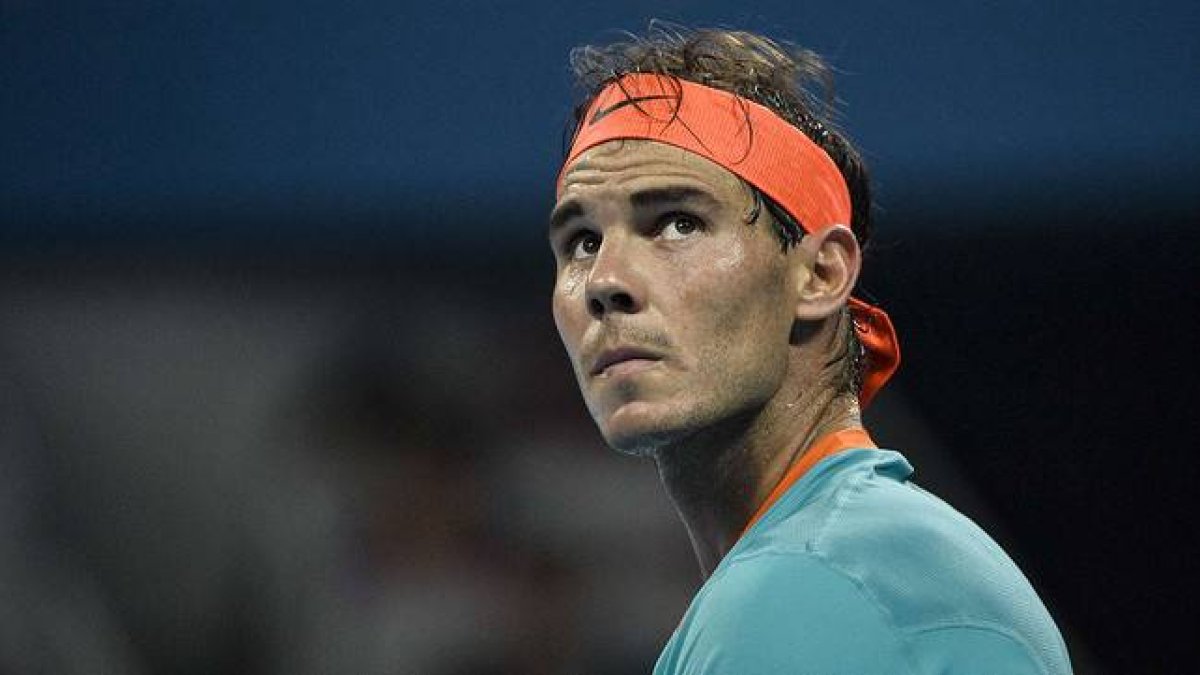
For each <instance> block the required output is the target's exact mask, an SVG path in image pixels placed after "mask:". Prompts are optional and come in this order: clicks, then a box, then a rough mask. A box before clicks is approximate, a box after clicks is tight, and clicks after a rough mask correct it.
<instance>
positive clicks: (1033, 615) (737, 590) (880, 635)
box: [654, 449, 1071, 675]
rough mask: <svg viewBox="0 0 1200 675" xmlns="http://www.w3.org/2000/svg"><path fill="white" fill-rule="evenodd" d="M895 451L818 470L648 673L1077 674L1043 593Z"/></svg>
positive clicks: (716, 580) (725, 570)
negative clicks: (921, 482)
mask: <svg viewBox="0 0 1200 675" xmlns="http://www.w3.org/2000/svg"><path fill="white" fill-rule="evenodd" d="M912 473H913V468H912V466H911V465H910V464H909V463H908V461H907V460H906V459H905V458H904V457H903V456H902V455H900V454H899V453H896V452H891V451H885V450H868V449H856V450H846V451H843V452H840V453H838V454H835V455H833V456H831V457H827V458H825V459H823V460H822V461H820V462H819V463H818V464H817V465H816V466H814V467H813V468H812V469H811V470H809V472H808V473H807V474H806V475H804V476H803V477H802V478H801V479H800V480H799V481H797V482H796V484H795V485H793V486H792V487H791V488H789V489H788V491H787V492H786V493H784V495H783V496H782V497H781V498H780V499H779V501H778V502H776V503H775V504H774V505H773V506H772V507H771V508H770V509H769V510H768V511H767V512H766V513H765V514H764V515H763V517H762V518H761V519H760V520H759V521H758V522H757V523H755V524H754V526H753V527H752V528H750V530H749V531H748V532H746V534H745V535H744V536H743V537H742V538H741V539H740V540H739V541H738V542H737V544H736V545H735V546H734V547H733V549H732V550H730V551H729V553H728V554H727V555H726V556H725V558H724V559H723V560H721V563H720V564H719V565H718V566H717V569H716V570H714V571H713V574H712V576H710V577H709V578H708V581H707V582H705V584H704V586H703V587H702V588H701V589H700V591H699V592H698V593H697V594H696V597H695V598H694V599H693V600H692V604H691V607H689V608H688V611H687V614H685V615H684V617H683V621H682V623H681V624H680V625H679V628H678V629H677V630H676V631H675V634H674V635H673V636H672V637H671V639H670V641H669V642H668V643H667V646H666V648H665V649H664V650H663V653H662V655H661V656H660V657H659V660H658V664H657V665H656V666H655V668H654V675H701V674H703V675H718V674H719V675H784V674H788V675H792V674H796V675H839V674H845V675H872V674H875V673H879V674H884V673H886V674H887V675H900V674H908V673H912V674H914V675H915V674H922V675H924V674H930V675H932V674H934V673H938V674H946V675H951V674H959V673H962V674H967V673H969V674H971V675H1004V674H1008V673H1044V674H1052V675H1060V674H1066V673H1070V672H1071V666H1070V662H1069V660H1068V657H1067V650H1066V646H1065V645H1064V644H1063V640H1062V636H1061V635H1060V634H1059V632H1058V628H1057V627H1056V626H1055V625H1054V621H1053V619H1051V618H1050V614H1049V613H1048V612H1047V611H1046V608H1045V606H1044V605H1043V604H1042V601H1041V600H1040V599H1039V598H1038V596H1037V593H1036V592H1035V591H1034V590H1033V587H1032V586H1030V584H1029V581H1028V580H1027V579H1026V578H1025V576H1024V575H1023V574H1021V571H1020V570H1019V569H1017V566H1016V565H1015V564H1014V563H1013V561H1012V560H1011V559H1010V558H1009V557H1008V556H1007V555H1006V554H1005V553H1004V551H1003V550H1001V549H1000V547H999V545H997V544H996V542H994V541H992V539H991V537H989V536H988V535H987V534H986V533H984V531H983V530H981V529H980V528H979V527H978V526H977V525H975V523H973V522H971V521H970V520H969V519H968V518H967V517H966V516H964V515H962V514H960V513H959V512H957V511H955V510H954V509H953V508H951V507H950V506H948V505H947V504H946V503H945V502H943V501H941V500H940V499H938V498H937V497H935V496H933V495H931V494H930V493H928V492H926V491H924V490H922V489H921V488H919V487H917V486H916V485H914V484H913V483H911V482H909V477H910V476H911V475H912Z"/></svg>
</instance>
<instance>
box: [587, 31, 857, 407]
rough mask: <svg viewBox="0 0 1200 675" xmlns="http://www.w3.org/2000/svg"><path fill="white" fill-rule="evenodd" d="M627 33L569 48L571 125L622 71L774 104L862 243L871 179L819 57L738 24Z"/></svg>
mask: <svg viewBox="0 0 1200 675" xmlns="http://www.w3.org/2000/svg"><path fill="white" fill-rule="evenodd" d="M627 37H628V39H627V40H623V41H618V42H613V43H610V44H607V45H603V46H594V45H585V46H582V47H577V48H575V49H574V50H572V51H571V57H570V58H571V69H572V71H573V72H574V74H575V78H576V83H577V84H578V86H579V87H580V88H581V89H582V90H583V94H584V97H583V100H582V101H581V102H580V103H579V105H577V106H576V107H575V114H574V125H573V127H572V128H576V127H577V126H578V125H579V123H580V122H581V121H582V119H583V116H584V113H585V112H586V111H587V108H588V106H589V105H590V104H591V101H592V99H594V98H595V97H596V96H597V95H598V94H599V93H600V91H601V90H603V89H604V87H605V86H606V85H607V84H608V83H610V82H612V81H613V80H616V79H618V78H620V77H622V76H624V75H626V74H629V73H657V74H661V75H668V76H671V77H678V78H679V79H682V80H688V81H690V82H696V83H698V84H703V85H706V86H709V87H713V88H715V89H722V90H724V91H728V92H731V93H734V94H737V95H738V96H740V97H742V98H745V99H748V100H751V101H754V102H756V103H759V104H761V105H763V106H766V107H767V108H769V109H771V110H772V111H774V112H775V113H776V114H777V115H779V116H780V117H781V118H783V119H784V120H786V121H787V122H789V123H791V124H792V125H793V126H795V127H796V128H797V129H800V130H801V131H802V132H804V134H805V135H807V136H808V137H809V138H811V139H812V140H813V142H815V143H816V144H817V145H819V146H820V147H821V148H822V149H824V150H825V152H826V153H827V154H828V155H829V156H830V158H832V159H833V162H834V164H836V165H837V167H838V170H839V171H841V174H842V177H843V178H844V179H845V181H846V186H847V188H848V189H849V191H850V204H851V209H852V210H851V222H850V223H849V225H850V228H851V229H852V230H853V231H854V236H855V238H856V239H857V240H858V243H859V246H860V247H861V248H863V249H865V248H866V246H867V243H868V241H869V240H870V237H871V188H870V180H869V177H868V174H867V169H866V166H865V164H864V163H863V160H862V157H861V156H860V155H859V153H858V151H857V150H856V149H855V148H854V146H853V145H852V144H851V143H850V142H849V141H848V140H847V139H846V137H845V135H844V134H842V133H841V132H840V131H838V130H837V128H836V127H834V125H833V121H832V120H833V118H834V116H835V110H834V97H833V74H832V72H831V70H830V68H829V66H827V65H826V64H825V62H824V61H823V60H822V59H821V57H820V56H818V55H817V54H815V53H814V52H811V51H809V50H806V49H802V48H799V47H795V46H792V45H784V44H780V43H778V42H776V41H774V40H771V39H770V38H767V37H764V36H762V35H757V34H754V33H749V32H745V31H735V30H723V29H697V30H689V29H686V28H682V27H678V26H673V25H670V24H666V23H663V22H659V21H652V22H651V23H650V26H649V30H648V31H647V34H646V35H645V36H644V37H643V36H638V35H634V34H627ZM751 188H752V191H753V194H754V198H755V199H756V200H758V202H759V203H760V204H762V205H763V206H765V207H766V210H767V211H768V212H769V213H770V214H771V217H772V221H773V226H774V227H775V230H776V233H777V234H778V236H779V238H780V240H781V245H782V246H783V248H784V249H786V248H787V247H789V246H792V245H795V243H796V242H798V241H800V239H801V238H802V237H803V236H804V229H803V227H801V225H800V224H799V223H797V222H796V220H795V218H794V217H793V216H792V215H791V214H789V213H788V212H787V211H785V210H784V209H783V207H781V206H780V205H779V204H778V203H776V202H775V201H774V200H772V199H771V198H769V197H767V196H766V195H764V194H763V193H762V192H761V191H760V190H758V189H757V188H754V187H753V186H751ZM756 206H757V205H756ZM756 211H757V209H756ZM844 320H845V324H846V326H847V339H846V349H847V351H846V352H845V353H844V354H843V355H842V357H840V359H839V360H843V361H844V362H845V368H844V369H843V378H842V380H843V381H842V382H841V383H840V385H841V386H840V389H841V390H842V391H845V392H848V393H853V394H856V395H857V394H858V392H859V390H860V389H861V386H862V373H863V369H864V367H865V363H864V360H865V354H864V351H863V349H862V345H861V344H860V343H859V341H858V338H857V335H856V334H855V331H854V326H853V322H852V321H850V320H849V317H844ZM847 356H848V357H849V358H846V357H847Z"/></svg>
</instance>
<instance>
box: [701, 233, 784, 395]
mask: <svg viewBox="0 0 1200 675" xmlns="http://www.w3.org/2000/svg"><path fill="white" fill-rule="evenodd" d="M686 279H687V281H688V283H686V284H684V285H683V286H682V287H681V288H682V289H683V290H682V292H681V295H680V302H681V305H682V306H686V307H694V308H700V309H699V311H693V312H689V313H688V316H689V319H690V320H689V321H688V322H687V323H688V324H689V325H687V326H685V333H684V334H686V335H689V336H691V337H692V338H700V339H699V340H698V343H694V344H695V346H696V357H697V358H698V360H699V361H700V363H699V364H698V365H700V367H702V368H704V369H705V370H708V371H710V372H713V373H714V374H716V372H725V373H727V374H736V373H746V372H747V370H750V371H756V372H757V371H763V370H775V369H779V368H780V367H782V366H783V364H784V363H785V362H786V356H787V344H788V335H789V331H790V329H791V319H790V317H791V313H790V312H789V311H788V309H787V303H788V299H787V297H786V294H785V292H784V286H785V271H784V269H783V267H782V266H781V265H779V264H776V263H775V261H773V260H770V259H766V260H759V259H757V258H756V257H755V256H753V255H750V254H748V253H747V251H746V249H745V248H744V247H741V246H730V247H728V248H727V249H726V250H724V251H722V252H721V254H720V255H717V256H714V258H713V259H712V260H711V263H710V265H709V266H707V269H704V268H700V269H695V270H693V271H691V272H689V273H687V277H686Z"/></svg>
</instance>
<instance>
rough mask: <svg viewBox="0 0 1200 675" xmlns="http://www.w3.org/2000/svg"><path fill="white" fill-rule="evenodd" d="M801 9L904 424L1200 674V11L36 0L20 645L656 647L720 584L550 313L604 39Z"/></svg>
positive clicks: (969, 497)
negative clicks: (585, 48) (845, 159)
mask: <svg viewBox="0 0 1200 675" xmlns="http://www.w3.org/2000/svg"><path fill="white" fill-rule="evenodd" d="M651 17H660V18H665V19H671V20H677V21H681V22H684V23H688V24H692V25H725V26H732V27H742V28H748V29H752V30H759V31H763V32H766V33H768V34H770V35H773V36H775V37H780V38H784V39H790V40H794V41H796V42H798V43H800V44H803V45H804V46H807V47H810V48H812V49H815V50H817V51H819V52H821V53H822V54H824V55H825V56H826V57H827V58H828V59H829V60H830V61H831V63H832V64H833V65H834V66H835V67H836V68H837V69H838V71H839V88H838V95H839V97H840V99H841V101H842V104H843V111H844V119H843V126H844V127H845V128H846V129H847V130H848V131H849V133H850V135H851V136H852V137H853V138H854V139H855V140H856V141H857V142H858V143H859V144H860V145H861V147H862V148H863V149H864V151H865V153H866V155H867V157H868V158H869V160H870V162H871V164H872V165H873V167H874V173H875V177H876V181H877V182H876V186H877V195H878V202H879V205H880V213H879V219H878V223H879V226H878V230H877V236H876V238H875V241H874V244H873V251H872V252H871V253H870V255H869V257H868V262H867V265H868V272H867V276H866V279H865V281H864V288H865V290H866V292H868V293H869V294H871V295H872V296H874V297H876V298H878V299H879V300H880V301H881V302H882V304H884V305H885V306H886V307H887V308H888V309H889V310H890V311H891V313H892V316H893V318H894V319H895V321H896V323H897V325H898V327H899V330H900V334H901V337H902V340H903V345H904V349H905V363H904V366H903V369H902V371H901V373H900V374H899V376H898V378H897V380H896V381H895V384H894V385H893V386H891V387H889V389H888V390H886V392H885V393H884V394H883V395H882V397H881V398H880V399H879V401H878V403H877V404H876V406H875V407H874V408H873V409H872V411H871V412H870V416H869V417H870V422H871V426H872V429H874V432H875V436H876V438H877V440H879V441H880V442H881V443H882V444H884V445H886V446H888V447H893V448H896V449H899V450H902V451H903V452H905V453H906V454H907V455H908V456H909V458H910V459H911V460H912V461H913V463H914V464H915V465H916V466H917V479H918V481H919V482H921V483H922V484H923V485H924V486H925V487H927V488H929V489H931V490H932V491H934V492H936V493H938V494H939V495H941V496H943V497H944V498H945V499H947V500H948V501H950V502H951V503H953V504H954V505H955V506H957V507H958V508H959V509H960V510H962V511H963V512H965V513H967V514H968V515H969V516H971V517H972V518H974V519H976V520H977V521H980V522H981V523H982V524H984V526H985V527H986V528H987V529H988V530H989V532H991V533H992V534H993V536H994V537H995V538H996V539H998V540H999V541H1000V542H1001V543H1002V544H1003V545H1004V546H1005V547H1006V548H1007V550H1008V551H1009V552H1010V553H1011V554H1012V556H1013V557H1014V558H1015V559H1016V560H1017V562H1018V563H1019V564H1020V565H1021V566H1022V568H1023V569H1024V570H1025V572H1026V573H1027V575H1028V576H1029V578H1030V579H1031V580H1032V582H1033V583H1034V585H1035V586H1036V587H1037V589H1038V590H1039V591H1040V593H1041V594H1042V597H1043V598H1044V599H1045V601H1046V603H1047V604H1048V606H1049V608H1050V610H1051V611H1052V613H1053V614H1054V616H1055V617H1056V618H1057V620H1058V621H1059V624H1060V626H1061V627H1062V629H1063V632H1064V635H1065V637H1066V640H1067V642H1068V647H1069V649H1070V651H1071V654H1072V657H1073V659H1074V660H1075V663H1076V667H1077V671H1078V672H1080V673H1133V672H1181V669H1186V667H1185V666H1182V665H1181V664H1192V663H1195V656H1196V654H1195V647H1194V635H1193V632H1194V628H1195V626H1196V625H1197V621H1196V619H1197V617H1196V611H1195V602H1194V600H1195V593H1194V591H1195V588H1194V586H1195V584H1194V581H1193V578H1194V572H1195V569H1196V565H1195V562H1194V559H1193V558H1192V557H1190V555H1189V551H1188V544H1189V543H1190V542H1191V540H1192V539H1193V538H1194V537H1193V534H1192V530H1194V529H1195V519H1194V514H1195V510H1194V509H1195V500H1194V499H1193V498H1192V494H1191V493H1192V491H1193V490H1194V486H1195V484H1196V479H1197V478H1198V476H1197V471H1196V462H1195V459H1194V455H1195V450H1196V441H1195V435H1194V424H1193V423H1192V422H1193V418H1194V416H1195V413H1194V412H1193V407H1194V405H1195V403H1196V401H1197V393H1198V392H1197V385H1196V381H1197V373H1196V368H1195V361H1196V357H1195V356H1194V350H1195V346H1196V338H1195V334H1196V333H1195V328H1196V325H1197V321H1196V318H1197V314H1196V311H1195V310H1196V307H1197V301H1198V299H1200V298H1198V292H1197V289H1198V288H1200V284H1198V276H1200V275H1198V274H1197V267H1198V265H1197V262H1196V261H1197V253H1200V246H1198V244H1200V235H1198V234H1197V225H1198V224H1200V222H1198V220H1200V199H1198V197H1197V192H1198V191H1197V185H1200V160H1198V159H1197V157H1198V156H1200V133H1198V131H1197V110H1198V109H1200V87H1198V86H1197V82H1198V81H1200V80H1198V75H1200V68H1198V57H1197V45H1196V38H1195V36H1196V35H1197V34H1200V6H1198V5H1197V4H1196V3H1191V2H1182V1H1179V2H1173V1H1163V2H1154V1H1150V2H1141V3H1134V2H1130V1H1128V0H1125V1H1112V0H1105V1H1100V2H1092V3H1076V4H1067V3H1041V2H1038V3H1034V2H1008V3H960V2H950V1H949V0H943V1H938V2H924V3H915V4H914V3H894V2H887V3H885V2H864V3H809V4H807V5H806V4H804V3H794V2H784V1H782V0H772V1H763V2H757V3H754V7H753V8H747V7H746V5H745V3H730V2H689V3H685V2H663V3H659V5H658V6H655V7H650V8H647V7H645V6H644V5H643V3H635V2H632V1H625V0H607V1H605V2H598V1H590V0H581V1H579V2H573V3H565V4H564V3H556V2H549V1H539V2H528V3H523V4H522V5H520V6H519V7H517V6H512V5H504V4H487V3H423V4H420V5H418V6H411V5H409V4H407V3H394V2H381V1H379V0H362V1H357V2H349V3H312V2H281V1H279V0H239V1H238V2H233V1H212V2H166V3H163V2H123V3H105V4H104V5H103V6H101V5H99V4H93V3H66V2H28V1H19V0H4V1H3V2H0V92H2V96H3V98H2V103H0V105H2V106H3V107H2V108H0V113H2V115H3V117H2V120H0V122H2V123H0V157H2V161H0V209H2V210H0V672H3V673H6V674H7V673H14V674H24V673H66V674H73V673H96V672H104V673H113V674H118V675H124V674H128V673H182V674H186V673H245V674H255V675H257V674H274V673H355V674H359V673H361V674H372V673H422V674H433V675H451V674H460V675H466V674H489V673H524V674H530V673H532V674H537V673H587V674H595V675H603V674H618V673H620V674H625V673H644V672H647V671H648V670H649V668H650V666H651V665H652V663H653V661H654V658H655V656H656V655H657V651H658V649H659V648H660V646H661V645H662V643H663V642H664V641H665V639H666V638H667V636H668V635H669V633H670V631H671V630H672V629H673V628H674V626H675V623H676V621H677V620H678V618H679V617H680V615H681V613H682V612H683V610H684V608H685V607H686V604H687V602H688V600H689V598H690V596H691V594H692V593H693V592H694V590H695V589H696V588H697V586H698V584H699V582H700V579H699V574H698V569H697V566H696V564H695V562H694V561H693V559H692V556H691V552H690V548H689V546H688V543H687V541H686V537H685V535H684V533H683V529H682V527H681V526H680V525H679V523H678V522H676V519H675V516H674V514H673V512H672V510H671V507H670V504H669V503H668V502H667V500H666V499H665V498H664V497H663V495H662V494H661V492H660V490H659V487H658V485H657V481H656V478H655V475H654V471H653V467H652V466H651V465H650V464H647V463H643V462H640V461H637V460H633V459H629V458H623V457H620V456H617V455H616V454H615V453H612V452H610V451H608V450H607V449H606V448H605V447H604V446H603V444H602V442H601V441H600V439H599V437H598V434H597V433H596V432H595V430H594V428H593V427H592V425H591V422H590V420H589V419H588V417H587V414H586V412H585V410H584V408H583V405H582V402H581V400H580V398H579V396H578V393H577V391H576V390H575V384H574V381H573V378H572V376H571V373H570V370H569V367H568V365H567V362H566V359H565V357H564V355H563V353H562V350H561V346H560V345H559V343H558V338H557V335H556V333H555V331H554V327H553V324H552V321H551V319H550V316H549V309H548V308H549V291H550V286H551V280H552V261H551V258H550V255H549V251H548V249H547V247H546V245H545V243H544V241H543V238H544V228H545V214H546V213H547V212H548V209H549V208H550V206H551V200H552V181H553V177H554V175H555V172H556V170H557V164H558V162H559V160H560V158H561V152H562V139H563V133H564V129H565V125H566V122H567V118H568V115H569V110H570V108H571V105H572V103H573V102H574V95H575V94H574V92H573V91H572V89H571V82H570V77H569V75H568V71H567V65H566V57H567V53H568V50H569V49H570V48H571V47H572V46H574V45H577V44H581V43H587V42H603V41H607V40H610V39H613V38H615V37H618V33H617V31H618V30H622V29H624V30H633V31H641V30H643V29H644V28H645V26H646V24H647V21H648V20H649V19H650V18H651Z"/></svg>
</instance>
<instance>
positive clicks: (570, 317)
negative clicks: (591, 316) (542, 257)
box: [550, 273, 585, 356]
mask: <svg viewBox="0 0 1200 675" xmlns="http://www.w3.org/2000/svg"><path fill="white" fill-rule="evenodd" d="M577 276H578V275H571V274H569V273H564V274H563V275H560V276H559V278H558V280H557V281H556V282H555V285H554V292H553V295H552V296H551V298H550V308H551V313H552V314H553V315H554V325H555V326H556V327H557V328H558V335H559V337H560V338H562V341H563V345H564V346H566V348H567V352H568V353H569V354H570V355H572V356H574V354H575V349H576V347H578V345H579V339H580V335H581V334H582V331H583V326H584V325H585V321H584V320H583V319H584V317H583V316H582V313H583V310H584V305H583V300H582V299H581V298H580V297H579V290H580V289H581V288H582V286H581V282H580V281H579V279H578V278H577Z"/></svg>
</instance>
